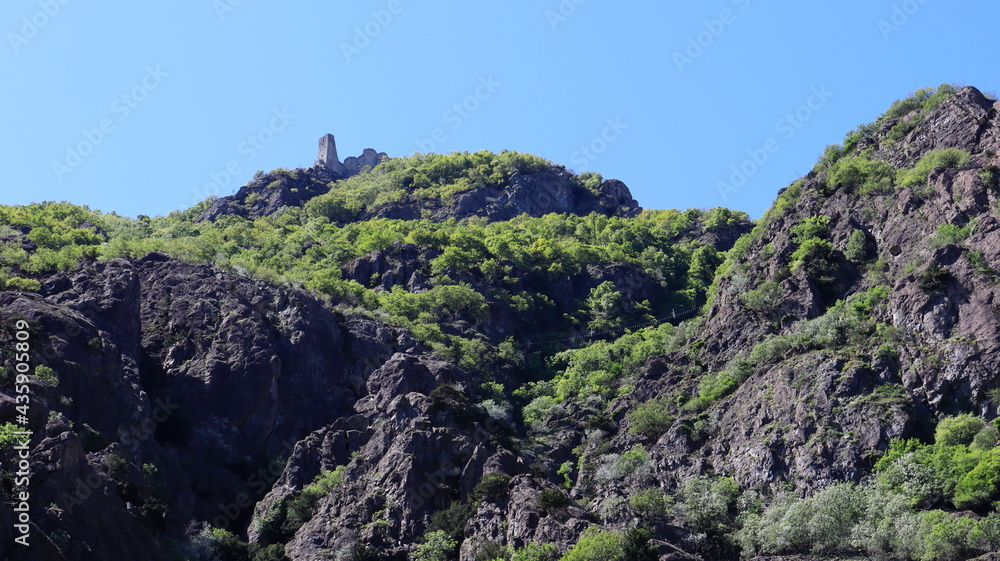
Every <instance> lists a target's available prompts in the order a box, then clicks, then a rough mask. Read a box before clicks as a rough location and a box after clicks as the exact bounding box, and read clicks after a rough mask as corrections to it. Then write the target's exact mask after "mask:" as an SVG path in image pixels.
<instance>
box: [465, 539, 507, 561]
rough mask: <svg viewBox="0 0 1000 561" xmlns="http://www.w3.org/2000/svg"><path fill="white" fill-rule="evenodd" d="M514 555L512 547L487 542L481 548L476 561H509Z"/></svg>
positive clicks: (475, 558) (476, 555) (475, 556)
mask: <svg viewBox="0 0 1000 561" xmlns="http://www.w3.org/2000/svg"><path fill="white" fill-rule="evenodd" d="M511 555H513V552H512V551H511V548H510V546H506V545H502V544H500V543H498V542H486V543H484V544H482V545H480V546H479V548H478V549H477V550H476V554H475V555H474V556H473V560H474V561H507V560H508V559H510V556H511Z"/></svg>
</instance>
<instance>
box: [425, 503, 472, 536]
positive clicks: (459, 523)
mask: <svg viewBox="0 0 1000 561" xmlns="http://www.w3.org/2000/svg"><path fill="white" fill-rule="evenodd" d="M470 518H472V505H471V504H469V503H463V502H461V501H455V502H453V503H451V505H450V506H448V508H445V509H443V510H439V511H437V512H435V513H434V514H432V515H431V521H430V524H428V525H427V531H428V532H437V531H441V532H444V534H445V535H446V536H448V537H449V538H451V539H453V540H456V541H459V542H460V541H462V539H463V538H464V537H465V525H466V524H468V522H469V519H470Z"/></svg>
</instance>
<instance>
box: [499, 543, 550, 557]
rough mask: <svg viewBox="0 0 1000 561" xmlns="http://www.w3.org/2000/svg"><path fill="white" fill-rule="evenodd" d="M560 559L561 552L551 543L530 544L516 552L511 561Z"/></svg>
mask: <svg viewBox="0 0 1000 561" xmlns="http://www.w3.org/2000/svg"><path fill="white" fill-rule="evenodd" d="M558 557H559V550H558V549H556V546H554V545H552V544H550V543H547V544H537V543H529V544H528V545H526V546H524V547H523V548H521V549H519V550H517V551H516V552H514V556H513V557H511V559H510V561H556V559H557V558H558Z"/></svg>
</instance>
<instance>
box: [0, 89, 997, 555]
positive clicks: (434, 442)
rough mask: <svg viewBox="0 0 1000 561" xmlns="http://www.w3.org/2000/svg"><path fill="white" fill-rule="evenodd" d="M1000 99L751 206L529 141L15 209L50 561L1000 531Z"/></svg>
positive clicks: (8, 316)
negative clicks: (235, 185) (204, 197)
mask: <svg viewBox="0 0 1000 561" xmlns="http://www.w3.org/2000/svg"><path fill="white" fill-rule="evenodd" d="M998 107H1000V104H998V103H997V102H995V100H992V99H989V98H987V97H986V96H984V95H982V94H981V93H980V92H979V91H978V90H976V89H974V88H961V89H959V88H955V87H952V86H948V85H943V86H941V87H940V88H937V89H925V90H918V91H917V92H915V93H914V94H913V95H912V96H910V97H908V98H906V99H903V100H900V101H897V102H896V103H894V104H893V105H892V106H891V107H890V108H889V110H888V111H887V112H886V113H885V114H884V115H882V116H880V117H878V118H877V119H876V120H875V121H873V122H872V123H870V124H867V125H863V126H861V127H858V129H856V130H854V131H851V132H850V133H848V135H847V136H846V138H845V139H844V141H843V143H841V144H837V145H832V146H829V147H827V148H826V149H825V150H824V151H823V153H822V155H821V156H820V157H819V159H818V161H817V163H816V165H815V167H814V168H813V170H812V171H811V172H810V173H809V174H808V175H807V176H806V177H804V178H802V179H800V180H799V181H797V182H795V183H794V184H792V185H790V186H788V187H787V188H785V189H783V190H782V191H781V192H780V193H779V195H778V197H777V199H776V201H775V203H774V205H773V207H772V208H771V209H770V210H769V211H768V212H767V213H766V215H765V216H764V217H763V218H761V219H760V220H757V221H753V222H752V221H750V220H749V217H748V216H747V215H746V214H745V213H743V212H739V211H733V210H729V209H725V208H715V209H711V210H697V209H692V210H686V211H679V210H649V209H646V210H641V209H639V208H638V206H637V205H636V204H635V201H634V200H632V198H631V195H630V193H629V192H628V189H627V187H625V186H624V184H621V182H617V181H606V180H604V178H603V177H601V176H600V175H597V174H593V173H588V174H581V175H576V174H573V173H572V172H570V171H569V170H566V169H565V168H563V167H561V166H558V165H554V164H552V163H551V162H548V161H546V160H543V159H540V158H537V157H535V156H530V155H525V154H520V153H516V152H503V153H501V154H493V153H489V152H475V153H471V154H470V153H456V154H450V155H437V154H428V155H420V154H418V155H414V156H411V157H407V158H385V159H383V161H382V162H381V163H380V164H379V165H377V166H375V167H374V168H370V169H367V168H366V169H364V170H363V171H362V172H361V173H360V174H358V175H356V176H353V177H351V178H349V179H346V180H340V179H337V178H331V177H330V176H329V174H328V173H326V172H325V171H324V170H322V169H318V168H316V167H314V168H310V169H300V170H283V169H280V170H274V171H272V172H269V173H260V174H259V175H258V176H257V177H255V179H254V180H253V181H252V182H251V183H249V184H248V185H247V186H245V187H244V188H242V189H241V190H240V191H239V192H238V193H237V194H235V195H233V196H231V197H226V198H223V199H219V200H208V201H205V202H203V203H201V204H199V205H197V206H195V207H193V208H190V209H187V210H184V211H177V212H173V213H171V214H169V215H167V216H164V217H155V218H150V217H146V216H140V217H138V218H136V219H131V218H126V217H122V216H119V215H116V214H114V213H102V212H99V211H94V210H91V209H89V208H87V207H81V206H76V205H73V204H70V203H54V202H48V203H41V204H36V205H29V206H22V207H10V206H4V207H0V288H2V289H4V290H2V291H0V304H2V310H3V316H4V326H3V327H2V329H3V330H9V329H12V328H11V327H10V326H9V325H8V324H12V321H11V320H12V319H13V318H23V319H25V320H26V321H28V322H29V323H30V324H31V325H32V334H33V335H32V337H34V338H35V339H36V340H37V343H35V348H37V349H44V352H42V351H39V358H38V366H37V367H36V368H35V370H34V373H35V376H34V377H33V378H32V381H31V384H30V392H31V396H32V398H33V400H34V401H35V402H36V403H37V404H38V406H37V408H36V412H35V413H33V417H32V419H31V422H32V426H33V428H34V429H35V431H36V433H37V435H36V436H35V437H34V438H33V439H32V447H33V455H34V457H35V458H36V459H35V460H33V462H34V464H37V466H36V467H37V469H36V471H37V472H38V473H45V474H46V480H45V481H46V483H45V484H44V485H40V486H39V488H38V489H37V490H36V491H37V492H36V494H37V495H38V496H39V497H41V498H40V499H39V500H43V501H46V502H51V506H50V508H49V509H48V510H46V511H45V513H44V514H43V513H42V512H41V511H40V512H39V513H38V515H37V516H38V522H37V525H38V528H39V530H38V531H39V532H41V533H43V534H44V535H45V536H46V538H47V540H46V543H47V545H46V546H45V548H44V549H42V550H40V551H42V553H41V555H42V556H43V557H42V558H46V559H64V560H72V559H92V558H105V557H106V558H130V559H140V560H145V559H149V560H156V561H159V560H166V559H178V560H184V559H186V560H189V561H196V560H202V559H217V560H220V561H242V560H257V561H263V560H279V559H291V560H296V561H298V560H306V559H308V560H314V559H331V560H332V559H337V560H353V561H362V560H372V559H391V560H407V559H413V560H418V561H446V560H452V559H459V560H461V561H497V560H500V561H545V560H550V561H556V560H559V561H590V560H593V561H597V560H602V561H609V560H622V561H625V560H628V561H632V560H646V559H650V560H652V559H658V560H661V561H662V560H664V559H672V560H673V559H698V558H701V559H738V558H745V559H750V558H754V557H756V556H769V557H768V558H772V557H770V556H808V557H807V558H810V559H813V558H820V559H823V558H830V559H833V558H844V557H857V558H875V559H898V560H901V561H904V560H915V561H917V560H919V561H938V560H941V561H948V560H959V559H970V558H973V557H975V556H977V555H983V554H986V553H988V552H993V551H997V550H1000V446H998V444H1000V442H998V439H1000V422H998V420H997V417H998V415H997V413H998V407H1000V379H998V371H997V368H996V366H997V364H1000V326H998V320H997V318H998V317H1000V311H998V310H1000V308H998V306H997V305H996V304H995V302H997V301H1000V239H998V238H997V236H998V235H1000V219H998V216H997V214H998V212H1000V211H998V209H1000V175H998V166H1000V157H998V154H997V152H998V151H1000V117H998V115H997V109H998ZM3 335H4V337H5V338H4V339H2V340H3V341H9V342H12V341H13V339H12V337H10V336H8V335H9V334H8V333H6V331H5V332H4V333H3ZM5 350H10V349H5ZM2 356H3V357H4V359H5V360H7V363H6V364H5V371H4V372H5V373H4V376H3V378H2V379H0V392H3V394H4V397H2V399H3V400H5V401H0V413H2V414H3V415H5V416H3V417H2V418H3V419H8V418H13V415H12V414H11V415H7V413H11V412H13V411H14V409H13V408H14V404H15V399H14V397H13V396H15V395H16V390H15V377H14V376H13V370H12V368H13V366H12V364H13V363H12V362H10V359H9V358H8V356H9V355H8V353H3V355H2ZM109 400H111V401H113V403H114V407H113V408H112V407H109V405H110V401H109ZM163 404H174V405H173V406H171V407H168V409H169V411H168V412H167V414H166V415H159V412H161V411H158V409H163V408H164V407H165V406H164V405H163ZM161 417H162V418H161ZM144 425H146V426H151V427H152V428H151V429H146V430H142V429H141V427H143V426H144ZM15 430H17V426H16V425H14V424H12V423H7V424H4V425H0V460H2V461H3V465H8V461H7V460H8V459H10V458H13V457H14V450H13V445H14V443H15V442H16V438H15V436H14V432H15ZM43 458H44V460H43ZM88 478H89V480H90V481H91V482H96V483H94V484H93V485H90V484H88V485H89V488H90V491H91V492H90V493H88V494H87V497H84V498H81V497H80V496H79V493H78V492H77V491H78V487H79V485H78V483H79V481H81V480H84V481H86V480H88ZM0 488H2V490H3V493H5V496H7V497H11V496H12V495H11V494H12V493H13V491H14V485H13V478H12V477H11V474H10V472H9V471H7V472H4V477H3V479H2V482H0ZM95 491H99V492H95ZM79 505H83V506H80V508H78V509H77V508H76V507H77V506H79ZM232 505H237V506H232ZM94 512H97V513H99V515H94V516H90V515H87V514H85V513H94ZM12 516H13V512H12V511H11V510H10V508H9V506H8V505H4V506H0V519H3V520H6V518H5V517H7V518H10V517H12ZM95 520H100V521H99V522H97V521H95ZM5 531H7V532H9V531H10V530H9V529H8V530H5ZM3 532H4V531H0V536H4V538H6V534H4V533H3ZM126 534H127V535H128V536H130V537H129V538H127V539H126V538H124V537H123V536H124V535H126ZM74 544H78V545H74ZM0 553H3V554H5V555H6V554H8V551H5V550H3V549H2V548H0ZM798 558H799V559H801V558H803V557H798Z"/></svg>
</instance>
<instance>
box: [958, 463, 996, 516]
mask: <svg viewBox="0 0 1000 561" xmlns="http://www.w3.org/2000/svg"><path fill="white" fill-rule="evenodd" d="M998 491H1000V448H994V449H992V450H989V451H987V452H985V453H984V454H983V457H982V459H981V460H979V463H978V464H976V467H975V468H973V469H972V471H970V472H969V473H967V474H965V475H964V476H963V477H962V478H961V479H960V480H959V481H958V485H956V486H955V498H954V499H953V502H954V503H955V507H956V508H961V509H966V508H979V509H982V508H986V507H988V506H989V505H990V503H992V501H994V500H996V498H997V496H998Z"/></svg>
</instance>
